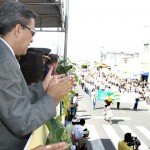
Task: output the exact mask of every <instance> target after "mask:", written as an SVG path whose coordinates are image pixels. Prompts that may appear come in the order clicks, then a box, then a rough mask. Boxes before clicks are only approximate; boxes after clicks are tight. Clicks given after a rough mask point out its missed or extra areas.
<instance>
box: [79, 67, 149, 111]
mask: <svg viewBox="0 0 150 150" xmlns="http://www.w3.org/2000/svg"><path fill="white" fill-rule="evenodd" d="M78 75H79V76H80V80H81V87H82V89H83V90H84V91H85V92H86V93H87V94H88V95H89V96H90V97H91V102H92V106H93V109H94V108H95V104H96V99H97V92H98V90H103V91H111V92H113V93H121V94H124V93H130V92H132V93H134V96H135V104H134V106H133V109H134V110H137V108H138V103H139V100H145V102H146V103H147V104H148V105H149V104H150V90H149V88H150V84H149V83H147V82H140V81H138V80H137V79H136V80H131V79H126V78H119V77H118V76H116V75H114V74H112V73H110V72H109V73H108V72H107V73H105V72H102V73H101V75H99V71H98V70H95V71H94V72H93V71H91V70H88V69H83V70H79V71H78ZM120 102H121V99H120V100H118V101H117V110H119V109H120Z"/></svg>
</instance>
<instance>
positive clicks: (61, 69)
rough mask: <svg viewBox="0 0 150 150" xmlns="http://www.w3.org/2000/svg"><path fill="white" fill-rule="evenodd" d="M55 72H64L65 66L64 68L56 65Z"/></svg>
mask: <svg viewBox="0 0 150 150" xmlns="http://www.w3.org/2000/svg"><path fill="white" fill-rule="evenodd" d="M56 72H57V73H58V74H66V71H65V68H64V66H62V65H58V67H57V69H56Z"/></svg>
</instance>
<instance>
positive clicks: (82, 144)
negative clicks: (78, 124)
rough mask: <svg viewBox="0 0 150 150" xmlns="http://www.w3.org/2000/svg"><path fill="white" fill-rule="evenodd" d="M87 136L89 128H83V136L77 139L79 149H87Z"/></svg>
mask: <svg viewBox="0 0 150 150" xmlns="http://www.w3.org/2000/svg"><path fill="white" fill-rule="evenodd" d="M88 136H89V130H88V129H87V128H86V129H84V130H83V137H81V138H80V139H79V146H78V147H79V150H87V143H88V140H87V137H88Z"/></svg>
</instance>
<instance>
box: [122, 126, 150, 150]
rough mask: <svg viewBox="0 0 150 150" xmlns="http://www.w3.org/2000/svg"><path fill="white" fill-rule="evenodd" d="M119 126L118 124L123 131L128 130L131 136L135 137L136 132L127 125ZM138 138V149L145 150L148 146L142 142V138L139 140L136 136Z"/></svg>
mask: <svg viewBox="0 0 150 150" xmlns="http://www.w3.org/2000/svg"><path fill="white" fill-rule="evenodd" d="M119 126H120V128H121V129H122V130H123V132H124V133H127V132H129V133H131V134H132V136H135V137H136V134H135V133H134V132H133V131H132V130H131V129H130V128H129V126H127V125H119ZM138 139H139V140H140V142H141V145H140V146H139V149H141V150H146V149H148V147H147V146H146V145H145V144H144V143H143V142H142V140H141V139H140V138H139V137H138Z"/></svg>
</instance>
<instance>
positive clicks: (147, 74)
mask: <svg viewBox="0 0 150 150" xmlns="http://www.w3.org/2000/svg"><path fill="white" fill-rule="evenodd" d="M137 75H142V76H149V72H140V73H137Z"/></svg>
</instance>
